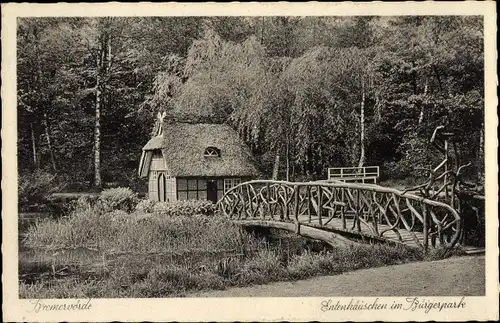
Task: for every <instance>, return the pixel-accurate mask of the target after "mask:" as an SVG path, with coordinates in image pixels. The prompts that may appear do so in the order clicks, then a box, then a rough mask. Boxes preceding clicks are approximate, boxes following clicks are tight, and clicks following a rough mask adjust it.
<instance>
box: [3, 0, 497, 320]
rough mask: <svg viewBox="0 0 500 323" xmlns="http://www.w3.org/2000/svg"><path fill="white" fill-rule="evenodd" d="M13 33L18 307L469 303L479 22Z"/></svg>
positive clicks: (178, 24) (285, 20) (36, 25)
mask: <svg viewBox="0 0 500 323" xmlns="http://www.w3.org/2000/svg"><path fill="white" fill-rule="evenodd" d="M89 6H90V4H89ZM15 29H16V40H15V47H16V48H15V56H12V57H14V58H15V75H12V77H11V79H10V82H12V83H15V84H14V86H15V98H14V100H15V101H14V104H15V105H14V106H12V107H9V109H11V111H13V112H12V114H13V115H14V116H15V117H14V120H15V124H14V125H13V126H14V127H15V129H16V133H15V134H14V136H16V138H17V139H16V140H17V142H16V143H14V145H15V149H16V150H15V151H7V150H6V149H7V148H5V147H4V149H3V152H2V156H5V155H6V154H9V153H10V154H13V155H14V157H13V158H15V159H12V160H14V162H15V169H17V173H16V174H14V175H13V176H14V177H17V178H15V179H14V181H15V182H14V183H16V182H17V184H16V186H15V188H14V190H15V194H16V195H17V205H15V206H13V209H14V210H15V211H17V213H12V212H11V213H9V214H6V213H5V212H4V211H2V218H3V220H5V217H6V216H9V217H10V216H13V217H14V218H15V219H13V221H14V222H17V235H16V237H17V239H16V240H17V241H12V243H13V244H15V243H17V259H16V258H12V259H11V260H10V261H12V260H13V259H14V260H17V279H16V278H15V277H11V279H13V280H17V282H16V285H17V286H16V288H17V296H16V297H18V299H19V301H26V302H27V303H26V304H27V305H26V306H25V308H26V309H27V311H28V312H29V311H30V310H31V312H35V313H38V312H49V311H50V310H51V306H54V305H51V304H52V303H51V302H50V300H59V301H62V303H61V302H60V303H58V304H66V305H64V306H67V307H69V306H74V308H76V309H77V310H81V311H82V313H83V314H77V313H75V314H77V315H85V314H84V310H85V306H87V307H89V308H90V305H91V303H92V302H96V303H95V304H97V301H98V300H99V299H118V300H119V299H172V300H173V299H178V298H183V299H196V300H198V301H200V302H203V300H207V299H210V300H212V301H214V300H215V301H216V300H217V299H224V298H232V299H234V298H238V299H246V298H269V297H271V298H281V299H284V301H283V302H286V299H293V298H301V297H316V298H318V299H319V300H320V301H318V303H317V304H316V305H315V306H316V307H317V311H318V313H323V312H326V311H332V312H335V311H344V312H349V311H354V312H360V311H364V310H378V309H380V310H386V309H389V308H390V309H393V310H398V309H399V310H407V311H408V312H412V311H415V310H417V311H418V309H423V310H421V313H422V314H423V313H426V309H427V308H429V310H430V309H431V308H437V307H440V309H438V310H433V311H436V312H441V311H442V312H445V309H448V310H451V309H457V310H460V309H461V307H465V306H466V303H467V301H468V300H467V297H485V296H486V290H487V285H486V281H487V279H486V262H487V252H486V250H487V248H486V244H487V238H486V237H487V234H486V227H487V226H486V223H488V226H490V225H495V223H494V222H491V224H489V223H490V222H488V221H490V219H489V218H490V217H492V218H493V220H495V217H497V215H496V214H494V213H491V214H488V220H486V218H487V217H486V214H487V213H486V211H485V210H486V207H485V205H486V201H487V199H486V196H488V198H491V197H492V196H491V195H487V193H486V182H487V181H490V180H493V181H495V178H489V179H486V178H487V176H486V174H491V172H490V173H488V172H487V171H486V169H487V167H493V168H495V167H496V165H488V166H487V167H486V163H485V154H487V149H486V148H485V147H486V144H487V141H488V140H491V138H488V137H487V136H486V135H485V123H487V122H488V120H487V119H486V117H485V115H486V114H485V111H486V108H485V106H486V104H485V100H486V98H485V93H486V91H485V31H484V30H485V18H484V16H483V15H471V14H467V15H458V14H457V15H448V14H446V15H445V14H442V15H439V14H436V15H418V14H414V15H390V14H384V15H381V14H379V15H377V14H373V15H371V14H370V15H301V14H297V13H296V12H295V14H286V13H285V14H277V15H274V14H273V15H258V14H257V13H256V12H252V13H251V14H249V12H247V14H245V12H243V13H242V14H241V15H220V14H216V15H208V14H205V15H203V14H202V15H199V14H198V15H185V14H182V15H168V13H167V15H157V16H155V15H134V16H131V15H128V16H127V15H123V16H120V15H109V16H108V15H98V16H84V15H82V14H75V15H67V14H66V15H64V16H27V17H17V18H16V20H15ZM2 38H3V37H2ZM2 42H3V40H2ZM3 47H4V44H2V48H3ZM2 56H3V57H4V59H5V55H2ZM3 64H4V63H2V65H3ZM2 69H3V66H2ZM2 97H4V92H3V90H2ZM2 106H3V108H2V114H4V109H7V106H6V105H5V103H2ZM490 108H491V107H490ZM493 108H494V107H493ZM489 115H490V116H491V115H492V114H491V113H490V114H489ZM493 118H496V115H495V114H494V113H493ZM4 120H5V119H4ZM491 121H492V122H493V121H495V120H491ZM495 122H496V121H495ZM4 126H5V125H4ZM4 126H3V129H5V128H4ZM494 127H496V125H495V126H494ZM2 132H3V133H4V130H2ZM490 135H492V134H491V133H490ZM4 136H5V134H3V135H2V137H4ZM492 140H493V141H492V142H489V143H488V144H489V145H495V140H496V138H492ZM489 147H490V149H493V153H495V150H496V149H497V148H496V146H489ZM493 147H495V148H493ZM488 153H490V152H488ZM2 159H4V158H2ZM3 162H4V161H3ZM4 171H5V168H4ZM495 172H496V170H494V171H493V175H495V174H496V173H495ZM11 176H12V175H11ZM488 176H489V175H488ZM2 182H4V181H2ZM4 188H5V184H4V183H3V184H2V190H4ZM493 198H495V199H496V198H497V197H495V196H493ZM11 202H12V201H11ZM4 203H5V200H4ZM491 211H493V212H496V210H495V209H493V210H492V209H490V212H491ZM4 232H5V231H4ZM4 244H5V236H4ZM4 252H5V250H4ZM488 252H495V250H489V251H488ZM492 256H493V257H498V254H497V253H494V254H492ZM3 258H4V261H5V260H6V259H5V255H4V257H3ZM496 276H498V275H496ZM493 277H495V275H493ZM497 278H498V277H497ZM497 278H496V279H497ZM4 279H5V277H4ZM490 283H491V282H490ZM493 283H494V282H493ZM493 285H494V284H493ZM497 285H498V284H497ZM417 296H418V297H417ZM384 297H396V298H399V299H400V300H401V304H400V305H399V306H400V307H399V308H398V307H397V305H394V304H395V302H393V301H392V300H391V301H390V302H389V301H384ZM432 297H447V298H443V299H439V298H436V300H439V301H440V302H441V303H440V305H438V306H436V307H433V306H435V305H434V303H432V302H436V300H434V301H430V299H431V298H432ZM76 299H78V300H80V301H78V304H77V303H76V302H74V301H73V303H71V302H69V301H70V300H76ZM428 299H429V300H428ZM445 299H448V300H446V301H445ZM64 300H66V301H64ZM65 302H66V303H65ZM497 302H498V300H497ZM68 304H73V305H68ZM95 304H94V308H95V306H96V305H95ZM166 304H167V303H166ZM497 305H498V304H497ZM391 306H392V307H391ZM82 308H83V309H82ZM443 308H444V309H443ZM52 309H54V308H52ZM60 309H61V308H59V310H60ZM100 310H104V309H103V308H101V309H100ZM246 310H247V311H251V309H250V308H247V309H246ZM242 311H243V309H242ZM59 312H61V311H59ZM496 313H497V314H496V315H498V310H497V312H496ZM57 314H58V315H63V314H62V313H57ZM332 314H334V313H332ZM442 314H443V315H444V313H442ZM318 315H319V314H318ZM497 318H498V316H497ZM80 319H82V317H81V318H80ZM311 319H315V320H318V319H320V317H319V316H318V317H316V318H311Z"/></svg>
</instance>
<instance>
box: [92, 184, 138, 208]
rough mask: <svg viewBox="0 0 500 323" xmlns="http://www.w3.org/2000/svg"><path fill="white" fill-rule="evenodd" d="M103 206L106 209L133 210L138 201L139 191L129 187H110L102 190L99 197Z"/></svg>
mask: <svg viewBox="0 0 500 323" xmlns="http://www.w3.org/2000/svg"><path fill="white" fill-rule="evenodd" d="M99 199H100V202H101V203H102V207H103V208H104V209H105V210H124V211H127V212H129V211H132V210H133V209H134V208H135V207H136V205H137V203H138V202H139V200H138V198H137V193H134V192H133V191H132V190H131V189H130V188H128V187H117V188H110V189H107V190H104V191H102V192H101V195H100V197H99Z"/></svg>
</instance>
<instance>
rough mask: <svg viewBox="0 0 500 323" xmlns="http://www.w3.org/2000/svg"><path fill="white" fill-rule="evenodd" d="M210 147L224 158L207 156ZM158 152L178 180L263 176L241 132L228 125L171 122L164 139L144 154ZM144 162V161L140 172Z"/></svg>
mask: <svg viewBox="0 0 500 323" xmlns="http://www.w3.org/2000/svg"><path fill="white" fill-rule="evenodd" d="M208 147H215V148H217V149H218V150H219V151H220V156H218V157H215V156H210V157H205V156H204V153H205V149H206V148H208ZM154 149H162V153H163V157H164V158H165V161H166V165H167V166H168V169H169V170H170V173H171V175H172V176H175V177H183V176H186V177H187V176H198V177H199V176H217V177H219V176H239V177H243V176H258V175H259V172H258V170H257V168H256V167H255V161H254V159H253V156H252V154H251V152H250V150H249V149H248V147H247V146H246V145H245V143H244V142H243V140H241V139H240V138H239V136H238V134H237V132H236V131H234V130H233V129H232V128H231V127H229V126H228V125H225V124H208V123H185V122H172V120H169V121H168V122H165V123H164V125H163V137H162V136H157V137H154V138H152V139H151V140H150V141H149V142H148V143H147V144H146V145H145V146H144V148H143V151H151V150H154ZM142 163H143V161H142V159H141V166H140V169H142ZM146 167H148V166H147V165H146ZM148 168H149V167H148ZM140 172H141V171H140Z"/></svg>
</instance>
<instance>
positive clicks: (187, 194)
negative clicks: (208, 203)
mask: <svg viewBox="0 0 500 323" xmlns="http://www.w3.org/2000/svg"><path fill="white" fill-rule="evenodd" d="M177 198H178V199H179V200H206V199H207V180H206V179H196V178H189V179H187V178H178V179H177Z"/></svg>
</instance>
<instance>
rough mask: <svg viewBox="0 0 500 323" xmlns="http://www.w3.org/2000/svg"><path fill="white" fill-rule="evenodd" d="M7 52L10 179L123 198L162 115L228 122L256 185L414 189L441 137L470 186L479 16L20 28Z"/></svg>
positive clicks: (120, 21) (39, 22) (475, 142)
mask: <svg viewBox="0 0 500 323" xmlns="http://www.w3.org/2000/svg"><path fill="white" fill-rule="evenodd" d="M17 53H18V68H17V70H18V75H17V82H18V129H19V145H18V147H19V148H18V149H19V152H18V158H19V169H20V172H21V174H23V173H25V172H27V171H28V170H32V169H46V170H48V171H49V172H51V173H54V174H59V175H65V176H66V177H68V178H69V182H70V183H71V184H79V185H83V184H85V185H88V186H90V185H95V186H101V185H102V184H103V182H104V183H105V182H118V183H120V184H121V185H127V186H130V185H132V184H134V183H135V181H136V180H137V179H136V178H137V176H136V172H135V170H136V167H137V164H138V160H139V158H140V150H141V146H142V145H144V144H145V143H146V142H147V140H148V139H149V136H150V132H151V130H152V126H153V123H154V118H155V115H156V113H157V112H158V111H165V110H168V111H170V112H172V113H185V112H190V113H196V114H198V115H201V116H204V117H205V118H206V119H207V121H213V120H217V121H224V122H227V123H229V124H230V125H231V126H233V127H234V128H235V129H237V130H238V132H239V133H240V135H241V136H242V138H244V139H245V141H246V142H247V143H248V144H249V146H250V147H251V149H252V151H253V152H254V154H255V156H256V157H257V160H258V161H259V162H260V165H259V166H260V167H261V168H262V170H263V171H264V173H265V174H267V175H268V176H270V174H271V172H272V169H273V163H274V161H275V156H276V155H280V159H279V160H280V163H281V165H280V171H281V176H280V177H281V178H284V177H285V176H286V177H290V178H291V179H296V180H297V179H303V178H324V177H325V176H326V171H325V169H326V168H327V167H333V166H357V165H363V164H364V165H380V166H382V174H385V175H386V176H390V177H393V178H394V177H406V176H412V175H415V174H414V170H415V169H416V168H417V167H421V166H428V165H429V164H434V162H435V160H436V158H437V156H438V155H437V153H436V151H435V150H433V149H432V148H430V147H429V145H428V144H427V142H428V138H429V137H430V135H431V133H432V131H433V129H434V128H435V126H437V125H439V124H446V125H448V128H449V129H450V130H451V131H454V132H455V133H456V134H457V136H458V146H459V147H458V148H459V150H460V151H461V152H462V155H463V159H464V160H465V162H468V161H471V162H472V163H473V167H471V168H469V174H468V175H469V177H470V178H472V179H476V178H477V176H480V174H481V172H482V168H483V160H484V158H483V150H482V143H483V132H482V128H483V119H484V117H483V110H484V96H483V88H484V85H483V72H484V67H483V65H484V64H483V26H482V20H481V19H480V17H473V16H461V17H458V16H440V17H438V16H426V17H418V16H412V17H255V18H247V17H150V18H57V19H56V18H29V19H28V18H27V19H20V20H19V23H18V49H17ZM285 174H286V175H285ZM143 187H145V185H143Z"/></svg>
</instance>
